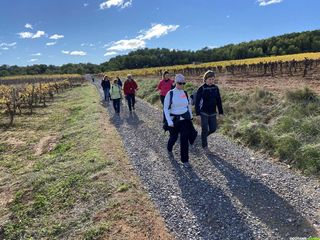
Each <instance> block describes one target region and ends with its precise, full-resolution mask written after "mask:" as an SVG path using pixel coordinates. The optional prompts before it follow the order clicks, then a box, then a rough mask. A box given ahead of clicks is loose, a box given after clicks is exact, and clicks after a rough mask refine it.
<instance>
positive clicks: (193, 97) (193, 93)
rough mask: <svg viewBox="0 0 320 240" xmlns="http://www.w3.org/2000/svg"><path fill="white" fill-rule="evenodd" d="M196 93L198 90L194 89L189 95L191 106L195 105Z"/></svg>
mask: <svg viewBox="0 0 320 240" xmlns="http://www.w3.org/2000/svg"><path fill="white" fill-rule="evenodd" d="M197 92H198V89H195V90H194V91H193V92H192V94H191V95H190V98H191V101H190V102H191V105H193V106H194V105H195V104H196V99H197Z"/></svg>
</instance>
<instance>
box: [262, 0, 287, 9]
mask: <svg viewBox="0 0 320 240" xmlns="http://www.w3.org/2000/svg"><path fill="white" fill-rule="evenodd" d="M282 1H283V0H258V3H259V6H263V7H264V6H267V5H270V4H275V3H281V2H282Z"/></svg>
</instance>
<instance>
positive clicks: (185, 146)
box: [167, 120, 192, 162]
mask: <svg viewBox="0 0 320 240" xmlns="http://www.w3.org/2000/svg"><path fill="white" fill-rule="evenodd" d="M191 131H192V122H191V121H190V120H183V121H178V122H177V123H175V124H174V127H170V129H169V132H170V137H169V141H168V145H167V149H168V151H169V152H171V151H172V148H173V146H174V144H175V143H176V141H177V139H178V136H179V133H180V155H181V162H188V161H189V137H190V134H191Z"/></svg>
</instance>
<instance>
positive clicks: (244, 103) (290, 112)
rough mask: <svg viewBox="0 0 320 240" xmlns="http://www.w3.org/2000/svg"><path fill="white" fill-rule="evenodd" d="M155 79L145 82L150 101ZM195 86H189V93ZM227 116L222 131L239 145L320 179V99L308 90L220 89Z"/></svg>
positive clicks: (144, 89) (147, 96) (221, 127)
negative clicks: (273, 91) (277, 92)
mask: <svg viewBox="0 0 320 240" xmlns="http://www.w3.org/2000/svg"><path fill="white" fill-rule="evenodd" d="M156 82H157V81H156V80H142V81H140V85H141V86H142V87H143V94H142V95H140V97H142V98H144V99H145V100H147V101H149V102H151V103H153V101H150V98H151V97H152V96H153V95H154V94H155V90H154V88H153V87H154V86H155V84H156ZM195 88H196V86H194V85H192V84H191V83H188V84H187V85H186V88H185V89H186V90H187V91H188V93H189V94H191V93H192V91H193V90H194V89H195ZM221 94H222V98H223V107H224V112H225V117H224V119H223V120H222V121H220V123H219V127H220V132H221V133H222V134H224V135H226V136H228V137H231V138H232V139H234V140H235V141H237V142H239V143H240V144H243V145H246V146H249V147H250V148H253V149H254V150H257V151H263V152H265V153H268V154H270V155H271V156H274V157H277V158H278V159H279V160H280V161H283V162H286V163H287V164H290V165H292V166H294V167H295V168H297V169H300V170H301V171H303V172H304V173H305V174H312V175H316V176H320V155H319V151H320V150H318V147H319V146H320V124H319V122H320V98H319V96H317V94H316V93H314V92H313V91H311V90H310V89H308V88H305V89H297V90H292V91H288V92H286V93H285V94H282V95H281V94H275V93H272V92H269V91H266V90H263V89H256V90H250V91H245V92H239V91H233V90H226V89H221Z"/></svg>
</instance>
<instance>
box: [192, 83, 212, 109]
mask: <svg viewBox="0 0 320 240" xmlns="http://www.w3.org/2000/svg"><path fill="white" fill-rule="evenodd" d="M201 87H202V91H203V92H204V91H206V90H208V89H210V88H205V87H203V86H201ZM198 90H199V88H198V89H195V90H194V91H193V93H192V94H191V95H190V98H191V101H190V102H191V105H193V106H194V105H195V104H196V99H197V92H198Z"/></svg>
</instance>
